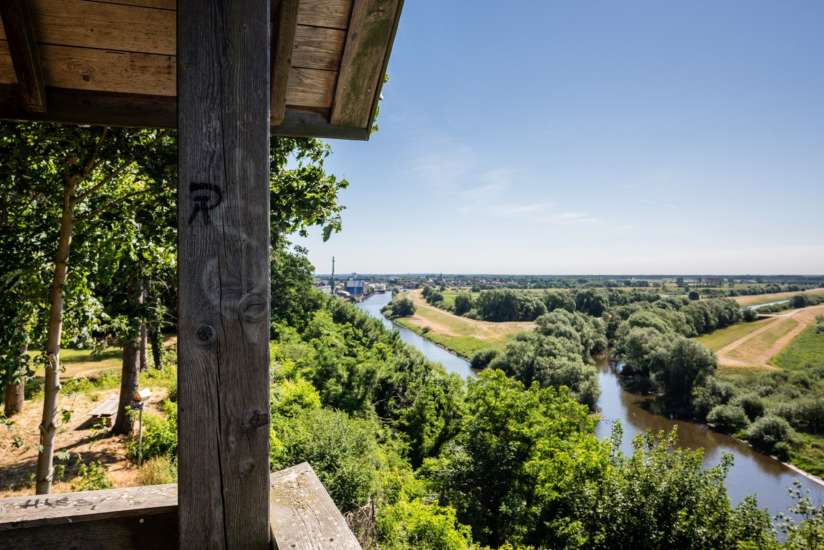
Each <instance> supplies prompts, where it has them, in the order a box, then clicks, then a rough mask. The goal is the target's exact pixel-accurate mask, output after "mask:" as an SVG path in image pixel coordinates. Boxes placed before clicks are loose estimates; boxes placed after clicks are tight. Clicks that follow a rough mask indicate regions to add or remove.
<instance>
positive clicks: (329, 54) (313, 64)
mask: <svg viewBox="0 0 824 550" xmlns="http://www.w3.org/2000/svg"><path fill="white" fill-rule="evenodd" d="M345 42H346V31H344V30H341V29H327V28H323V27H309V26H307V25H298V26H297V29H296V33H295V51H294V52H293V54H292V65H293V66H295V67H301V68H303V69H325V70H327V71H336V70H338V68H339V67H340V60H341V57H342V56H343V45H344V43H345Z"/></svg>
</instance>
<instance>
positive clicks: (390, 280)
mask: <svg viewBox="0 0 824 550" xmlns="http://www.w3.org/2000/svg"><path fill="white" fill-rule="evenodd" d="M749 285H751V286H749ZM315 286H316V287H317V288H318V290H320V291H321V292H323V293H325V294H332V293H333V286H334V294H335V295H336V296H339V297H341V298H344V299H347V300H350V301H353V302H358V301H361V300H363V299H364V298H366V297H368V296H370V295H372V294H375V293H381V292H389V291H392V292H396V291H404V290H413V289H417V288H422V287H426V286H436V287H444V288H467V289H471V290H473V291H475V292H478V291H481V290H491V289H495V288H520V289H550V288H646V289H659V290H660V291H661V292H662V293H673V291H677V293H686V292H688V291H690V290H701V289H704V290H711V291H712V292H710V294H712V295H725V296H741V295H749V294H763V293H765V292H794V291H801V290H805V289H809V288H818V287H821V286H824V275H677V274H673V275H500V274H498V275H496V274H443V273H407V274H386V273H384V274H380V273H370V274H365V273H349V274H342V273H341V274H334V273H327V274H316V275H315ZM771 286H774V288H770V287H771Z"/></svg>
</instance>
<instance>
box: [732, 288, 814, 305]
mask: <svg viewBox="0 0 824 550" xmlns="http://www.w3.org/2000/svg"><path fill="white" fill-rule="evenodd" d="M799 294H807V295H808V296H824V288H814V289H811V290H804V291H800V292H798V291H796V292H775V293H773V294H756V295H753V296H736V297H735V298H733V299H734V300H735V301H736V302H738V304H739V305H742V306H758V305H761V304H769V303H770V302H780V301H781V300H789V299H790V298H792V297H793V296H797V295H799Z"/></svg>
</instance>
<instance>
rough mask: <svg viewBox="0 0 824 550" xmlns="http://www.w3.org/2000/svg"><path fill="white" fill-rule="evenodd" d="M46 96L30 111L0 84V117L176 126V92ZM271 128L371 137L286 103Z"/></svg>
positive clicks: (280, 132) (50, 91)
mask: <svg viewBox="0 0 824 550" xmlns="http://www.w3.org/2000/svg"><path fill="white" fill-rule="evenodd" d="M46 98H47V102H48V105H49V112H48V114H44V113H32V112H28V111H26V110H25V109H23V108H22V107H21V106H20V105H19V102H18V101H17V97H16V91H15V86H14V85H8V84H3V85H0V119H6V120H18V121H38V122H42V121H53V122H60V123H65V124H91V125H97V126H121V127H127V128H170V129H173V128H177V98H175V97H168V96H149V95H138V94H119V93H113V92H88V91H78V90H66V89H62V88H46ZM270 132H271V135H273V136H289V137H320V138H327V139H347V140H356V141H366V140H368V139H369V130H368V129H366V128H352V127H346V126H333V125H332V124H330V123H329V121H328V120H327V118H326V116H325V115H323V114H321V113H318V112H315V111H311V110H303V109H296V108H293V107H289V106H287V109H286V114H285V116H284V119H283V122H282V123H281V124H279V125H277V126H271V127H270Z"/></svg>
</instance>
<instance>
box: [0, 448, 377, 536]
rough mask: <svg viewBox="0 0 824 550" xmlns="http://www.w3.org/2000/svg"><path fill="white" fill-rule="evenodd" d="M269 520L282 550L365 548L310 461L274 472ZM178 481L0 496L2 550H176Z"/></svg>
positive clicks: (271, 479)
mask: <svg viewBox="0 0 824 550" xmlns="http://www.w3.org/2000/svg"><path fill="white" fill-rule="evenodd" d="M269 508H270V514H269V525H270V528H271V533H272V541H273V547H274V548H276V549H281V550H287V549H288V550H309V549H313V550H318V549H326V548H328V549H336V550H337V549H340V550H360V548H361V547H360V544H359V543H358V541H357V539H355V536H354V535H353V534H352V531H351V530H350V529H349V526H348V525H347V524H346V520H344V518H343V516H342V515H341V513H340V512H339V511H338V509H337V507H335V503H334V502H332V499H331V497H330V496H329V494H328V493H327V492H326V489H325V488H324V486H323V484H322V483H321V482H320V480H319V479H318V477H317V475H316V474H315V472H314V471H313V470H312V467H311V466H309V464H307V463H305V462H304V463H302V464H298V465H297V466H293V467H292V468H287V469H286V470H281V471H280V472H275V473H273V474H272V475H271V476H270V488H269ZM177 516H178V507H177V485H175V484H170V485H149V486H146V487H130V488H126V489H107V490H104V491H85V492H79V493H63V494H53V495H36V496H23V497H12V498H6V499H0V549H2V550H5V549H7V548H8V549H15V550H24V549H28V548H32V549H41V548H42V549H47V548H48V549H54V550H64V549H65V550H68V549H81V548H82V549H83V550H88V549H109V548H111V549H118V550H121V549H122V550H130V549H141V550H146V549H150V550H166V549H169V550H171V549H176V548H178V536H177V526H178V517H177Z"/></svg>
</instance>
